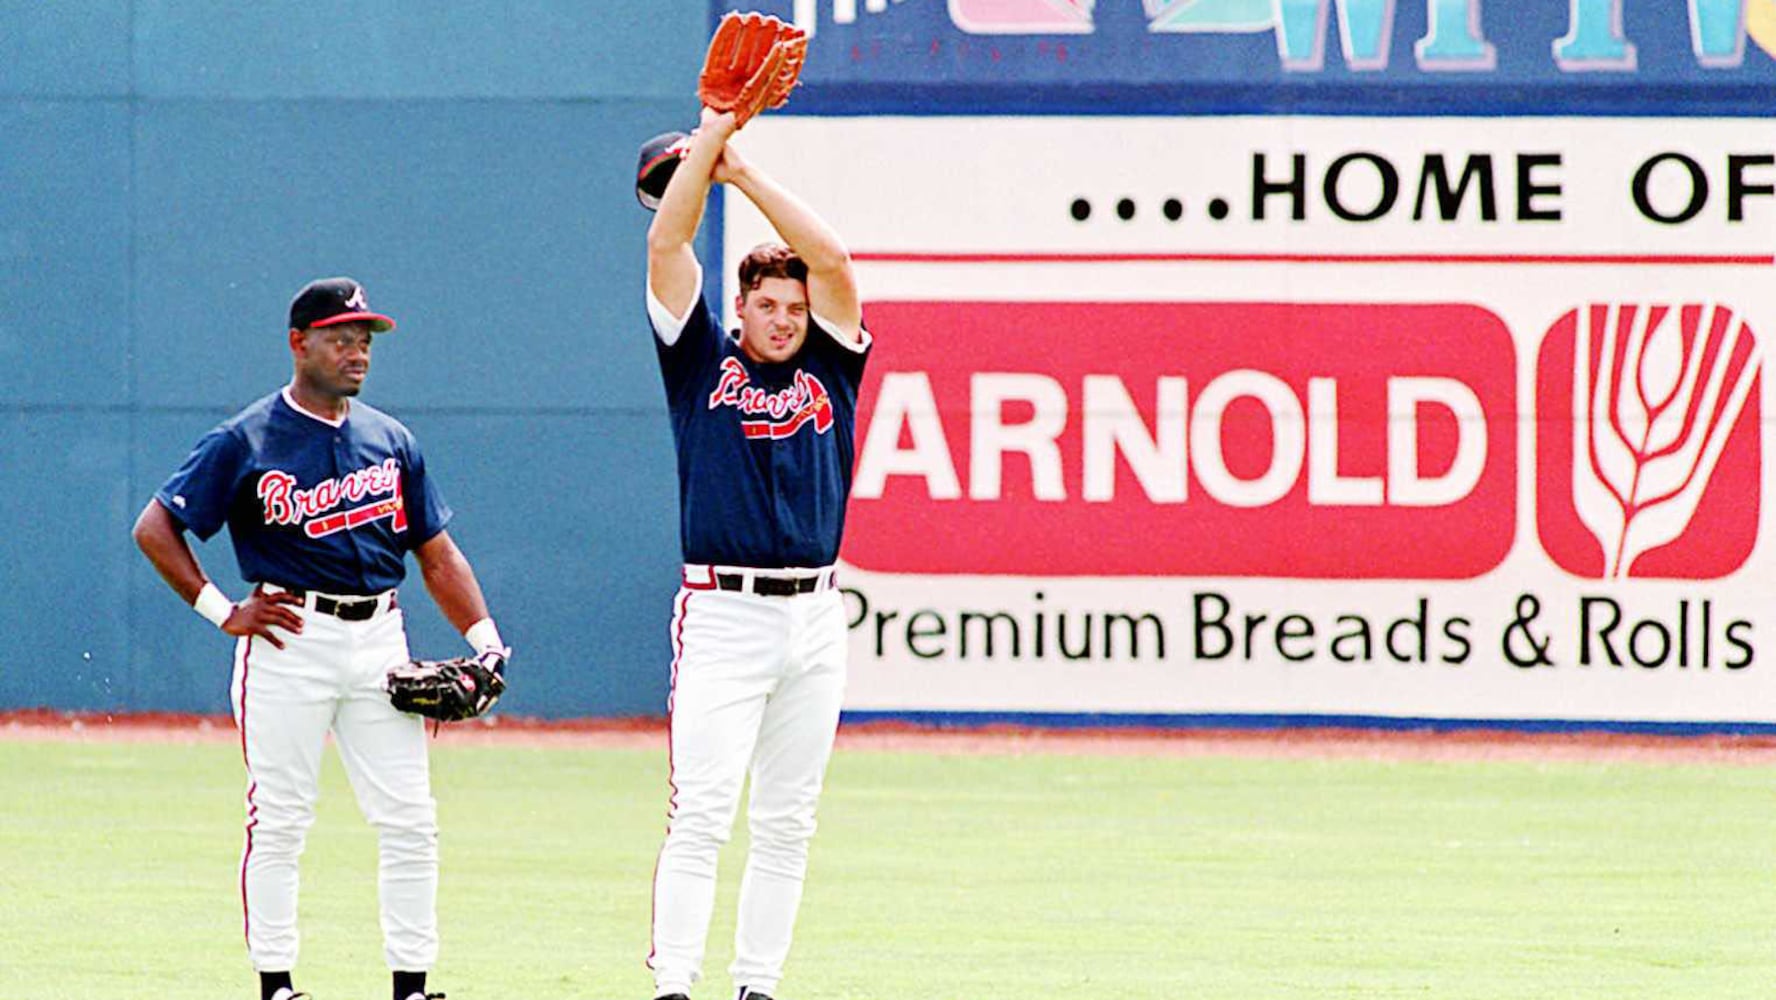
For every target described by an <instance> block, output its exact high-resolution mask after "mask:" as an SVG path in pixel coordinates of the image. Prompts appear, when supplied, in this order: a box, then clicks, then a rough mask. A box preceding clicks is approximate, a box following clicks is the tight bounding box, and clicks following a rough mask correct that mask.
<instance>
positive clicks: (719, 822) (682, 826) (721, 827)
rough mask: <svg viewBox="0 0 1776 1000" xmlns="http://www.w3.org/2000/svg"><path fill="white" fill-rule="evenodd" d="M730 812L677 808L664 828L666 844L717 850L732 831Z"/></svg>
mask: <svg viewBox="0 0 1776 1000" xmlns="http://www.w3.org/2000/svg"><path fill="white" fill-rule="evenodd" d="M733 826H734V821H733V816H732V814H726V815H724V814H722V813H720V812H716V811H713V810H711V811H704V810H679V811H678V812H677V813H676V814H675V815H674V816H673V817H672V825H671V826H669V827H668V828H667V830H666V842H667V844H669V845H671V844H677V845H680V846H683V847H686V848H691V849H695V848H710V849H715V850H719V849H720V848H721V846H722V845H723V844H726V843H727V842H728V837H729V836H730V835H731V834H732V832H733Z"/></svg>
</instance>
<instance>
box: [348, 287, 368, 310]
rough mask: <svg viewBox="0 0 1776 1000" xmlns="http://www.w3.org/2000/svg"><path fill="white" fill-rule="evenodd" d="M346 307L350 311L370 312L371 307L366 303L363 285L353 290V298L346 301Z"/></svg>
mask: <svg viewBox="0 0 1776 1000" xmlns="http://www.w3.org/2000/svg"><path fill="white" fill-rule="evenodd" d="M345 305H346V307H347V308H349V309H356V310H358V311H360V312H367V311H369V309H370V306H369V305H368V304H367V303H366V302H365V301H364V286H363V285H358V286H357V287H355V288H353V289H352V293H351V298H349V299H346V300H345Z"/></svg>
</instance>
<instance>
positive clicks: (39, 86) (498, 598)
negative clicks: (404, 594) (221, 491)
mask: <svg viewBox="0 0 1776 1000" xmlns="http://www.w3.org/2000/svg"><path fill="white" fill-rule="evenodd" d="M707 39H708V8H707V6H706V5H705V4H703V3H701V2H698V3H685V4H661V5H657V6H652V7H650V9H649V14H648V16H647V17H645V18H642V17H634V18H629V17H623V18H618V17H612V16H610V13H609V12H608V11H607V10H605V9H604V8H602V7H600V6H598V5H590V4H584V3H579V2H567V0H563V2H553V3H543V4H532V5H527V7H526V11H525V14H524V16H523V17H522V18H519V17H517V16H516V15H514V14H513V13H512V12H511V9H510V8H509V7H508V5H504V4H494V3H488V2H471V3H460V4H452V5H448V8H447V9H439V8H438V7H437V5H434V4H421V3H417V2H396V3H387V4H378V5H375V6H374V8H366V7H364V5H360V4H351V3H344V2H338V0H331V2H330V0H321V2H305V3H300V4H298V3H268V4H253V5H234V4H230V5H216V4H174V3H167V2H153V0H133V2H130V0H110V2H104V0H90V2H83V3H79V4H12V5H6V6H3V7H0V53H4V58H0V192H3V193H0V282H3V284H4V288H5V291H4V292H3V293H0V367H3V368H4V369H5V370H6V371H7V372H8V374H9V376H10V377H9V378H7V379H5V381H4V383H3V384H0V477H3V485H0V516H5V517H7V518H8V519H9V522H10V524H11V525H12V528H11V529H10V530H8V531H7V532H5V535H4V541H0V594H4V595H5V596H4V597H0V644H3V645H4V646H5V647H6V648H9V649H13V650H17V651H22V650H30V651H31V653H30V655H29V657H25V656H14V657H13V658H11V661H10V662H9V663H8V665H6V666H5V667H4V668H0V709H7V708H26V707H48V708H54V709H63V710H94V711H111V710H157V711H197V712H220V711H226V709H227V704H228V702H227V684H228V662H229V653H230V645H229V642H228V641H227V640H226V639H224V638H223V637H221V636H219V635H218V634H217V633H216V632H215V631H214V630H213V629H211V628H210V627H209V626H208V625H206V624H205V623H203V621H202V620H201V619H199V618H197V617H196V616H195V615H194V614H193V613H192V612H191V611H189V610H187V609H186V608H184V607H183V606H182V605H181V604H180V603H179V602H178V600H177V599H176V598H175V597H174V596H173V595H172V593H171V591H169V590H168V589H167V588H166V587H165V585H164V584H163V583H162V582H161V581H160V580H159V578H158V577H157V576H156V575H155V574H154V572H153V570H152V568H151V567H150V566H149V565H148V564H147V562H146V561H145V560H143V559H142V558H141V556H140V554H139V553H138V552H137V551H136V549H135V546H134V544H133V543H132V542H131V540H130V538H129V529H130V525H131V523H132V522H133V521H134V518H135V516H136V513H137V512H138V511H139V510H140V509H141V507H142V505H143V504H144V503H145V502H147V500H148V499H149V497H150V496H151V495H152V493H153V491H154V489H155V488H156V487H157V486H158V484H159V483H160V482H161V481H162V480H163V479H164V477H165V476H166V475H167V474H168V473H170V472H171V471H172V469H173V468H174V467H175V466H176V465H177V464H178V462H179V461H180V460H181V459H182V458H183V457H184V455H185V454H186V452H187V451H188V450H189V448H190V447H191V445H192V444H193V443H194V442H195V441H196V440H197V438H198V437H199V436H200V435H201V434H203V433H204V431H206V430H207V429H209V428H210V427H211V426H213V425H214V424H215V423H217V422H218V421H220V420H221V419H223V418H225V417H226V416H228V415H229V414H230V413H232V412H233V411H234V410H236V409H238V408H239V407H240V406H242V405H244V404H245V403H247V402H249V401H251V400H253V399H255V398H257V397H258V396H260V395H262V394H264V393H266V392H269V391H271V390H272V389H274V388H276V387H277V386H278V385H280V384H282V383H283V382H284V381H286V380H287V379H288V377H289V352H288V349H287V347H286V346H285V338H284V322H285V311H286V309H287V306H288V302H289V298H290V296H291V294H292V293H294V291H295V290H296V289H297V288H298V287H300V286H301V284H302V283H303V282H304V281H306V280H308V279H309V278H311V277H316V276H321V275H327V274H336V273H347V274H351V275H354V276H356V277H358V278H360V279H361V280H363V281H364V282H365V283H366V285H367V286H368V288H369V289H370V293H371V297H372V301H373V302H374V303H375V305H376V306H377V307H378V308H379V309H382V310H384V311H386V312H389V313H391V314H392V315H394V316H395V317H396V318H397V319H398V320H399V321H400V331H399V332H398V333H396V334H394V335H392V336H390V337H388V338H385V339H383V340H380V341H379V342H378V345H377V351H376V357H375V364H374V366H373V369H372V373H371V378H370V383H369V386H368V388H367V390H366V393H365V399H366V401H368V402H370V403H372V404H374V405H376V406H378V407H381V408H383V409H386V410H388V411H390V412H392V413H394V414H395V415H397V416H398V417H400V418H401V419H403V420H404V421H406V422H407V424H408V425H409V426H410V427H412V428H413V430H414V431H415V433H416V434H417V435H418V436H419V438H420V441H421V442H422V444H423V446H424V447H425V448H426V451H427V454H428V459H429V461H430V463H431V466H432V469H433V471H434V473H435V475H436V476H437V477H438V479H439V481H440V483H441V485H442V486H443V488H444V491H445V495H446V497H447V498H448V499H449V501H450V502H451V504H452V506H453V507H454V508H455V510H456V512H457V516H456V520H455V522H454V523H453V525H452V529H451V530H452V534H453V535H454V537H455V538H456V539H457V540H458V542H459V543H460V544H461V545H462V547H463V548H464V550H465V551H466V552H467V553H468V554H469V556H470V558H471V560H472V561H473V562H474V564H475V567H476V569H477V572H478V574H479V576H480V578H481V581H482V585H483V587H484V589H485V590H486V591H487V593H488V596H489V600H490V602H491V603H492V605H493V607H494V609H495V612H496V614H497V616H498V618H499V620H500V623H501V627H502V629H503V631H504V632H505V633H506V635H507V637H508V639H509V641H511V642H512V643H513V645H514V646H515V647H516V648H517V650H518V657H519V658H518V659H517V661H516V662H515V664H514V669H515V670H517V671H519V674H518V676H519V677H523V676H526V675H528V676H533V677H536V678H538V679H539V681H540V679H541V678H543V677H547V678H548V684H547V685H546V686H545V685H544V684H542V683H537V684H534V685H531V684H526V683H524V681H523V680H518V682H517V683H516V684H515V685H514V688H513V692H512V694H511V696H510V697H509V699H508V701H507V705H508V706H509V710H510V711H512V712H514V713H520V714H526V715H539V716H580V715H648V714H659V713H661V712H663V711H664V704H665V694H666V687H667V666H668V661H669V655H670V651H669V646H668V642H667V638H666V634H667V628H666V626H667V621H668V618H669V616H670V613H671V595H672V593H673V590H674V587H675V585H676V580H677V569H676V562H677V528H676V513H675V512H676V489H675V479H674V473H673V468H672V460H671V445H670V432H669V429H668V427H667V424H666V419H665V407H664V405H663V399H662V394H661V391H660V388H659V384H658V376H657V375H656V374H655V370H654V361H653V354H652V351H651V350H650V348H649V340H648V334H647V327H646V322H645V319H644V318H643V313H642V309H641V295H642V281H643V242H642V241H643V236H644V233H645V228H646V224H647V216H646V213H645V212H643V211H642V210H641V209H640V208H639V207H638V206H637V205H636V204H635V200H634V196H633V192H632V187H631V182H630V181H629V174H630V171H631V170H632V169H633V167H634V156H635V150H636V148H637V147H638V146H639V144H640V143H641V141H642V140H643V139H645V138H646V137H647V136H649V135H652V134H655V133H657V132H659V131H662V130H664V129H666V128H669V127H674V126H684V125H688V124H690V123H692V122H694V120H695V114H696V104H695V99H694V96H693V83H692V81H694V79H695V75H696V69H697V66H698V64H699V62H700V59H701V55H702V51H703V47H704V45H705V43H706V42H707ZM199 556H200V558H201V559H202V560H203V562H204V564H205V566H206V567H207V568H208V569H209V570H210V572H211V573H212V575H214V576H215V577H217V578H218V579H219V580H221V581H223V582H224V584H225V585H227V586H226V589H228V590H230V591H231V592H233V593H235V594H237V595H238V594H239V593H241V592H242V591H243V589H244V588H243V585H242V584H241V583H240V581H239V574H238V569H237V567H236V566H235V562H234V557H233V553H232V551H231V549H230V547H229V545H228V543H227V540H226V536H225V535H221V536H218V537H217V538H216V539H213V540H212V541H211V542H210V543H208V544H206V545H202V546H200V547H199ZM407 590H408V591H409V592H410V593H411V594H412V599H410V600H408V601H406V602H404V604H405V606H406V607H407V608H408V609H409V615H410V622H411V634H412V637H413V644H414V648H415V651H416V652H418V653H421V654H425V655H449V654H454V653H456V652H457V651H459V650H461V649H462V648H463V647H462V646H461V639H460V638H458V637H456V636H455V634H454V633H453V632H452V630H451V629H450V628H449V627H448V626H447V625H446V624H445V623H444V622H443V621H442V619H441V617H440V616H439V615H438V613H437V611H436V609H435V608H434V607H433V606H432V604H431V602H430V601H429V600H427V599H425V598H423V597H421V596H420V595H421V593H422V591H423V586H422V585H421V584H420V582H419V580H418V577H417V573H415V574H413V575H412V576H410V577H409V580H408V587H407Z"/></svg>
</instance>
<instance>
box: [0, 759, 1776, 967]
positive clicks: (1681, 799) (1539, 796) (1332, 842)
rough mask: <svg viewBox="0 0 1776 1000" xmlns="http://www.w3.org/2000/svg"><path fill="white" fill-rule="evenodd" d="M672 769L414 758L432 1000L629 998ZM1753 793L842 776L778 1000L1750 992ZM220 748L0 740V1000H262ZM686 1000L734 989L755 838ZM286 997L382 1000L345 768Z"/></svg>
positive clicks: (1352, 779)
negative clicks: (440, 874) (426, 790)
mask: <svg viewBox="0 0 1776 1000" xmlns="http://www.w3.org/2000/svg"><path fill="white" fill-rule="evenodd" d="M664 763H665V762H664V754H663V752H661V751H634V750H593V749H569V748H550V749H533V748H520V747H486V746H453V745H452V744H451V741H450V738H449V735H448V734H446V735H445V737H444V738H443V739H441V740H440V741H438V742H437V743H436V744H434V770H435V775H436V778H435V780H436V785H437V794H438V799H439V802H440V811H441V820H442V824H443V829H444V841H443V844H444V878H443V885H442V888H441V891H440V906H441V912H442V921H443V933H444V954H443V958H442V961H441V963H440V965H439V967H438V968H437V969H436V970H435V971H434V975H433V985H434V988H436V989H443V990H447V991H448V992H449V994H450V997H451V1000H505V998H514V1000H516V998H524V1000H539V998H544V1000H546V998H563V1000H566V998H610V1000H646V998H647V997H648V996H649V995H650V989H649V988H650V986H651V981H650V979H649V978H648V974H647V971H646V970H645V969H644V968H643V966H642V958H643V956H644V954H645V953H646V949H647V921H648V914H649V885H648V882H649V878H650V874H651V871H652V867H653V860H654V852H655V851H656V849H657V848H658V843H659V837H660V834H661V832H662V829H663V826H664V814H663V809H664ZM1773 779H1776V775H1772V774H1771V772H1770V770H1769V769H1766V768H1757V767H1734V766H1707V765H1675V764H1648V763H1618V764H1610V763H1582V762H1569V763H1559V764H1552V763H1551V764H1533V763H1503V762H1493V763H1456V762H1404V761H1402V762H1377V761H1371V760H1354V759H1343V760H1331V759H1328V760H1288V759H1241V758H1231V757H1229V758H1214V757H1209V758H1183V757H1172V758H1131V757H1089V756H1047V755H1030V756H941V755H922V754H890V753H877V752H861V751H852V752H841V753H840V754H839V756H838V757H837V759H836V760H835V762H834V765H833V768H832V772H831V776H830V780H829V784H828V792H827V796H826V799H825V801H824V803H823V806H822V813H821V832H820V834H819V836H818V837H817V838H816V841H815V845H814V857H813V863H812V870H811V877H810V880H809V886H808V891H807V896H806V899H805V902H804V904H803V909H802V916H801V921H800V925H799V930H798V935H797V941H796V949H795V952H794V953H793V954H792V956H791V961H790V967H789V976H788V978H787V979H786V980H785V982H784V985H783V988H782V993H783V995H784V997H785V998H788V1000H841V998H847V1000H850V998H855V1000H878V998H879V1000H902V998H934V1000H960V998H976V1000H993V998H1018V1000H1023V998H1028V997H1032V996H1062V995H1065V996H1069V997H1080V998H1085V997H1090V998H1098V997H1103V998H1107V1000H1108V998H1130V1000H1136V998H1139V1000H1149V998H1150V1000H1194V998H1217V1000H1220V998H1225V1000H1246V998H1252V1000H1269V998H1278V1000H1294V998H1299V1000H1308V998H1313V1000H1324V998H1336V997H1350V998H1357V997H1361V998H1377V997H1424V998H1434V1000H1458V998H1473V1000H1503V998H1513V997H1520V998H1525V1000H1528V998H1534V1000H1570V998H1588V997H1596V998H1609V1000H1622V998H1629V997H1645V998H1659V1000H1667V998H1681V997H1697V998H1709V1000H1721V998H1733V997H1754V996H1755V997H1768V996H1770V995H1772V993H1771V991H1772V990H1776V881H1773V879H1772V873H1773V872H1776V799H1773V797H1772V793H1773V791H1776V788H1773V786H1776V780H1773ZM241 782H242V777H241V766H240V761H239V755H238V751H237V750H236V749H235V748H234V747H232V746H230V745H228V744H226V743H211V744H197V745H190V744H177V745H175V744H167V745H161V744H131V743H83V744H66V743H30V742H3V741H0V801H4V803H5V805H4V806H3V807H0V900H3V901H4V902H3V903H0V998H3V1000H71V998H85V997H105V998H124V997H176V998H182V1000H208V998H218V1000H221V998H249V997H252V996H254V995H255V994H254V992H253V985H252V984H253V980H252V977H251V973H250V970H249V968H248V966H247V963H246V957H245V950H244V947H243V945H242V942H241V939H240V911H239V903H238V897H237V895H236V887H235V879H236V865H237V861H238V855H239V850H240V839H241V838H240V823H241V819H240V815H239V813H240V799H241V790H242V785H241ZM741 827H742V829H741V830H739V831H737V832H736V837H735V842H734V843H733V844H731V845H730V847H729V849H728V851H727V853H726V854H724V856H723V892H722V897H721V902H720V905H719V908H718V911H717V917H716V923H715V926H714V928H713V929H712V932H711V937H710V953H709V960H708V968H707V969H706V970H705V972H706V976H707V978H706V979H705V981H704V983H703V984H701V985H700V986H699V988H698V990H697V991H696V992H697V1000H717V998H725V997H727V996H728V995H729V993H728V982H727V976H726V972H725V969H726V965H727V962H728V960H729V959H730V958H731V957H732V945H731V939H732V926H733V925H732V919H733V918H732V908H733V900H734V896H735V890H736V887H737V881H738V874H739V871H738V869H739V865H738V860H739V857H740V854H739V852H740V850H741V849H742V848H743V847H744V841H745V836H744V828H743V827H744V824H743V823H742V824H741ZM302 907H303V959H302V962H301V964H300V965H299V967H298V969H297V972H298V975H297V985H298V986H299V987H301V988H303V989H306V990H309V991H311V992H312V993H314V995H315V996H316V998H317V1000H345V998H357V1000H379V998H381V997H384V996H386V995H387V989H388V987H387V978H386V974H385V972H384V971H383V968H382V964H381V945H380V938H379V933H378V931H377V926H376V906H375V844H374V839H373V835H372V834H371V832H370V831H369V829H368V828H367V827H366V826H365V825H364V823H363V822H362V820H361V819H360V818H359V816H358V814H357V812H356V807H355V805H354V804H353V802H352V800H351V795H350V792H349V790H348V788H347V787H346V784H345V780H344V776H343V772H342V771H341V770H340V768H339V766H338V762H337V759H336V758H335V757H334V756H333V755H332V754H331V752H329V755H328V769H327V772H326V787H325V790H324V792H323V796H322V802H321V814H320V817H319V819H318V821H317V823H316V825H315V829H314V831H313V833H312V834H311V836H310V839H309V846H308V853H307V855H306V857H305V859H304V864H303V897H302Z"/></svg>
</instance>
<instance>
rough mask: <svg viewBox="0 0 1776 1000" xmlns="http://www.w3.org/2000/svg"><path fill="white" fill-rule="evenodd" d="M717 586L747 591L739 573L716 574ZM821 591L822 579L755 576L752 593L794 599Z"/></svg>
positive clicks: (744, 581)
mask: <svg viewBox="0 0 1776 1000" xmlns="http://www.w3.org/2000/svg"><path fill="white" fill-rule="evenodd" d="M715 585H716V586H717V587H720V588H721V589H723V590H739V591H745V590H747V589H748V588H747V586H746V577H744V576H741V575H740V574H739V573H717V574H715ZM818 589H820V577H819V576H818V575H816V576H803V577H777V576H754V577H753V578H752V587H751V592H752V593H754V594H757V595H759V596H760V597H794V596H795V595H797V594H812V593H813V592H814V591H816V590H818Z"/></svg>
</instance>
